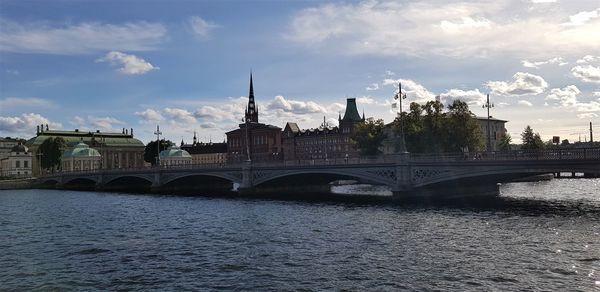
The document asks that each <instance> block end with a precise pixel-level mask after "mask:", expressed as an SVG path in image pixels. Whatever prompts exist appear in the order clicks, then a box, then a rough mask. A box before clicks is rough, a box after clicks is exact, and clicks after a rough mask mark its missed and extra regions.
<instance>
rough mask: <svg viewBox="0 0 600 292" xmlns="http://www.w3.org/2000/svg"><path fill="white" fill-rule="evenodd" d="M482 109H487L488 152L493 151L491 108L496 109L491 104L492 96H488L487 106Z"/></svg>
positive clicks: (484, 105)
mask: <svg viewBox="0 0 600 292" xmlns="http://www.w3.org/2000/svg"><path fill="white" fill-rule="evenodd" d="M481 107H482V108H487V151H488V152H490V151H492V141H491V137H490V108H492V107H494V104H493V103H490V94H489V93H488V95H487V100H486V102H485V104H483V105H482V106H481Z"/></svg>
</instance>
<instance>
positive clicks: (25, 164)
mask: <svg viewBox="0 0 600 292" xmlns="http://www.w3.org/2000/svg"><path fill="white" fill-rule="evenodd" d="M23 167H25V168H27V167H29V161H27V160H25V161H23Z"/></svg>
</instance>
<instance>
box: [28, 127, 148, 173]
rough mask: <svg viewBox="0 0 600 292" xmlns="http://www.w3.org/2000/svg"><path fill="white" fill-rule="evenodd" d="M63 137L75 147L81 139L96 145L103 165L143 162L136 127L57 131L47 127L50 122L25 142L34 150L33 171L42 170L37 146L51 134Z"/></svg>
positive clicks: (113, 167)
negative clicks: (117, 131)
mask: <svg viewBox="0 0 600 292" xmlns="http://www.w3.org/2000/svg"><path fill="white" fill-rule="evenodd" d="M51 137H61V138H63V139H64V140H65V142H66V144H67V147H66V149H65V151H66V150H69V149H70V148H73V147H75V146H76V145H77V144H79V143H80V142H83V143H85V144H87V145H88V146H90V147H92V148H94V149H96V150H97V151H98V152H99V153H100V155H101V158H102V160H101V162H100V168H102V169H115V168H136V167H143V166H144V148H145V145H144V143H142V141H140V140H138V139H136V138H134V136H133V129H131V132H130V131H129V130H127V129H123V131H122V133H105V132H100V131H98V130H97V131H95V132H90V131H79V130H78V129H75V131H57V130H50V129H48V125H45V129H44V125H42V126H41V128H40V127H38V131H37V133H36V136H35V137H33V138H31V139H29V141H27V142H26V143H25V144H26V145H27V146H28V147H29V149H30V151H31V152H32V153H33V173H34V175H37V174H39V172H40V165H39V155H43V153H38V151H37V150H38V148H39V147H40V145H41V144H42V143H43V142H44V141H45V140H46V139H48V138H51Z"/></svg>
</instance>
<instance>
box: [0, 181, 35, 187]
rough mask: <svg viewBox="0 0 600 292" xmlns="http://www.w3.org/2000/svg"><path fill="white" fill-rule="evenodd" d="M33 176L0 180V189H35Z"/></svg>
mask: <svg viewBox="0 0 600 292" xmlns="http://www.w3.org/2000/svg"><path fill="white" fill-rule="evenodd" d="M34 182H35V178H24V179H10V180H0V190H24V189H35V187H34Z"/></svg>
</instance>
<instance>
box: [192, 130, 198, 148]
mask: <svg viewBox="0 0 600 292" xmlns="http://www.w3.org/2000/svg"><path fill="white" fill-rule="evenodd" d="M197 142H198V139H196V130H194V144H193V145H194V146H196V143H197Z"/></svg>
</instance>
